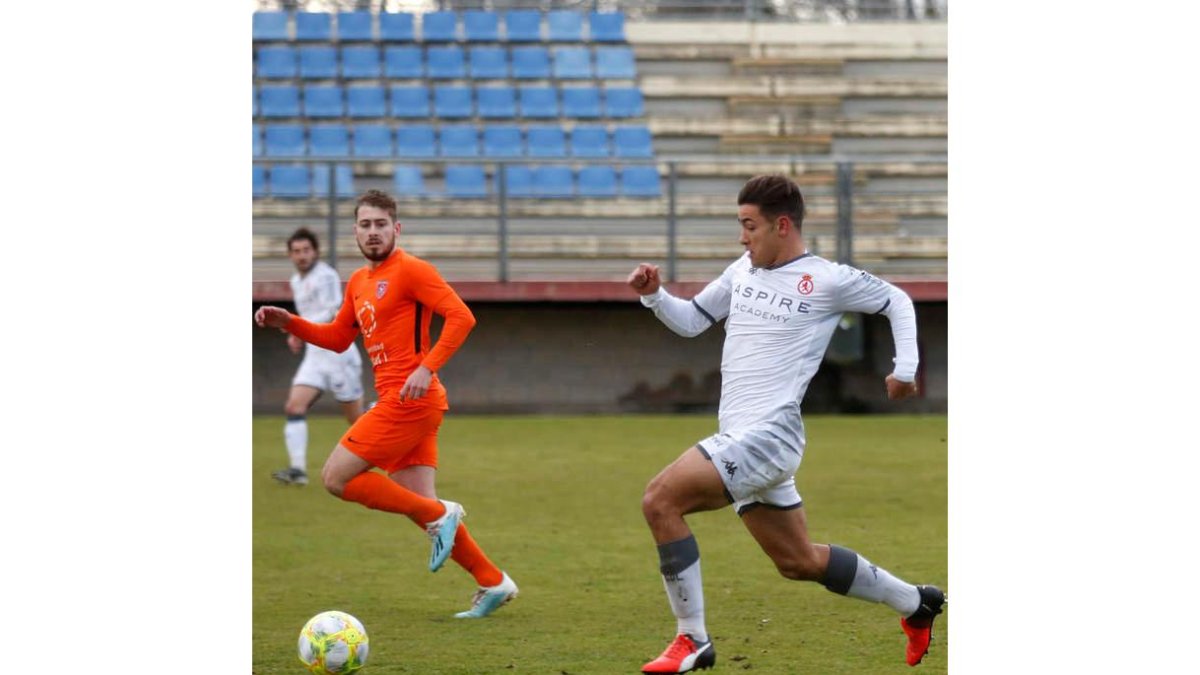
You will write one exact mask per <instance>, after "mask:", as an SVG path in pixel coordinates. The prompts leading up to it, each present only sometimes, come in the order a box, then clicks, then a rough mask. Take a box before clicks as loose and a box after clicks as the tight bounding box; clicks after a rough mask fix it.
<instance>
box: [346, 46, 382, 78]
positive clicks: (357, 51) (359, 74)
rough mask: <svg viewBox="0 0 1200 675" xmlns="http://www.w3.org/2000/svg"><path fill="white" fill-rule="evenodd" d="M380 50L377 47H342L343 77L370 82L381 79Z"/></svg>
mask: <svg viewBox="0 0 1200 675" xmlns="http://www.w3.org/2000/svg"><path fill="white" fill-rule="evenodd" d="M380 72H381V68H380V64H379V48H378V47H376V46H375V45H353V46H350V47H342V77H344V78H346V79H351V80H370V79H376V78H378V77H379V74H380Z"/></svg>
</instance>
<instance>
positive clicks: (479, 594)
mask: <svg viewBox="0 0 1200 675" xmlns="http://www.w3.org/2000/svg"><path fill="white" fill-rule="evenodd" d="M502 574H504V578H503V579H501V580H500V583H498V584H496V585H495V586H489V587H487V588H480V589H479V590H478V591H475V597H473V598H471V609H468V610H467V611H465V612H459V613H458V614H455V615H454V617H455V618H456V619H482V618H483V617H485V616H487V615H489V614H491V613H492V612H494V611H496V610H497V609H499V608H500V607H501V606H502V605H504V604H507V603H508V602H509V601H511V600H512V599H513V598H515V597H517V592H518V589H517V582H515V581H513V580H512V577H510V576H508V573H507V572H503V573H502Z"/></svg>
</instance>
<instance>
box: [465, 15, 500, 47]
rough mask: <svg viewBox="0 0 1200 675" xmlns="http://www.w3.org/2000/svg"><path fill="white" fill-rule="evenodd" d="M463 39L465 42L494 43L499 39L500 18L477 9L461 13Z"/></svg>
mask: <svg viewBox="0 0 1200 675" xmlns="http://www.w3.org/2000/svg"><path fill="white" fill-rule="evenodd" d="M463 37H465V38H466V39H467V42H496V41H497V40H499V39H500V16H499V15H498V14H496V13H495V12H488V11H484V10H479V9H469V10H467V11H465V12H463Z"/></svg>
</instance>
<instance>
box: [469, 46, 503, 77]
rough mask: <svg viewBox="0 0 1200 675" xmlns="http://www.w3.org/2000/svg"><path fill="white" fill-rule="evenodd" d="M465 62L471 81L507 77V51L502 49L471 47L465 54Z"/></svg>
mask: <svg viewBox="0 0 1200 675" xmlns="http://www.w3.org/2000/svg"><path fill="white" fill-rule="evenodd" d="M467 61H468V66H469V70H470V73H471V77H472V78H473V79H476V80H496V79H502V78H506V77H508V50H507V49H505V48H504V47H471V48H470V49H469V50H468V52H467Z"/></svg>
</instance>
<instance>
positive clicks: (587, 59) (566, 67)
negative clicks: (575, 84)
mask: <svg viewBox="0 0 1200 675" xmlns="http://www.w3.org/2000/svg"><path fill="white" fill-rule="evenodd" d="M554 76H555V77H557V78H559V79H562V80H588V79H591V78H592V77H593V76H594V74H593V72H592V50H590V49H588V48H587V47H560V48H558V49H556V50H555V51H554Z"/></svg>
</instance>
